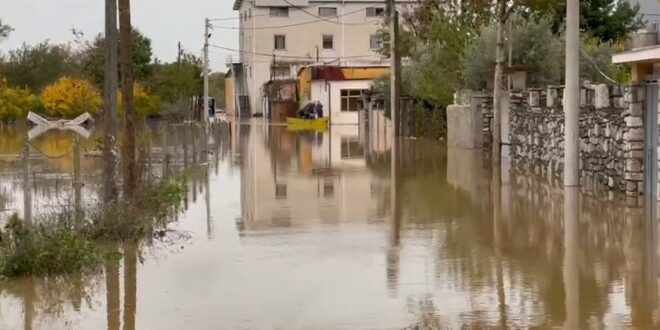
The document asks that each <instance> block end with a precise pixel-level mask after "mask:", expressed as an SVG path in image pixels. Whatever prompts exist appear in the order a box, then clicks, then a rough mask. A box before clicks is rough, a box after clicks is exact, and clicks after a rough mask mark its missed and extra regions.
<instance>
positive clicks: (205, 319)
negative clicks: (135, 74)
mask: <svg viewBox="0 0 660 330" xmlns="http://www.w3.org/2000/svg"><path fill="white" fill-rule="evenodd" d="M375 122H376V124H374V125H380V124H378V122H377V121H375ZM387 129H388V128H387V127H385V126H383V127H380V126H379V127H377V128H372V129H370V130H364V129H359V128H358V127H352V126H338V127H333V128H332V131H331V132H328V133H291V132H287V130H286V127H283V126H268V125H263V124H261V121H254V122H249V123H248V122H245V123H232V124H223V128H222V129H221V130H216V131H214V132H212V133H211V134H210V137H209V142H210V145H208V146H207V145H206V144H205V143H204V134H203V132H201V131H200V130H195V129H191V128H190V127H187V126H181V127H177V126H167V127H165V126H155V127H153V133H152V134H153V136H152V138H151V141H152V144H153V150H152V152H151V153H150V154H149V157H148V158H149V159H151V163H153V164H152V166H151V168H152V171H154V172H157V173H161V174H163V175H168V173H171V172H172V170H173V169H174V168H177V167H178V168H185V167H189V166H196V167H197V168H198V170H197V171H193V172H192V174H191V176H189V177H188V178H187V184H188V186H189V187H190V191H189V196H187V199H186V211H185V212H184V213H182V215H180V216H179V222H177V223H176V224H175V226H176V228H175V229H176V230H179V231H182V232H186V233H189V234H190V235H191V236H192V239H191V240H190V241H189V242H187V243H179V242H175V243H173V244H170V245H167V246H164V247H163V246H160V247H159V246H156V247H149V246H138V247H136V246H130V245H126V246H114V247H111V250H115V251H122V252H123V253H124V258H123V259H122V260H120V261H117V262H108V264H106V267H105V271H104V273H103V274H99V275H96V276H94V275H85V276H77V277H75V276H70V277H65V278H61V279H48V280H36V279H22V280H16V281H9V282H5V283H4V285H3V286H2V287H1V288H0V290H1V291H0V297H1V299H2V301H3V304H1V307H0V328H11V329H14V328H27V329H29V328H35V329H69V328H75V329H100V328H107V329H181V328H191V329H218V328H222V329H277V328H281V329H334V328H342V329H344V328H349V329H443V328H461V327H465V328H488V327H490V328H514V329H516V328H527V327H541V328H547V327H552V328H569V329H579V328H613V329H617V328H622V327H635V328H641V329H649V328H658V327H660V324H659V323H660V320H659V317H660V314H659V313H660V310H659V309H658V303H657V301H658V286H657V278H658V267H657V230H658V229H657V224H656V211H655V209H654V208H649V209H647V210H644V209H640V208H631V207H627V206H626V203H625V199H624V198H623V197H620V198H614V199H613V201H606V202H605V201H603V200H602V199H601V198H600V197H599V196H591V195H583V194H581V193H580V192H579V191H577V190H575V189H566V190H565V189H564V188H563V187H560V186H558V185H557V183H556V182H548V181H546V180H545V179H542V178H537V177H533V176H523V175H521V174H520V173H517V174H513V173H509V171H508V169H507V168H506V167H503V168H501V169H494V170H493V169H490V168H489V167H488V166H485V165H486V164H485V163H484V161H483V160H482V157H481V155H480V154H479V152H478V151H468V150H457V149H449V150H448V149H446V148H445V147H444V146H443V145H440V144H437V143H433V142H428V141H413V140H401V141H400V148H399V152H398V153H397V155H395V156H394V157H392V155H391V154H390V149H391V143H392V142H393V141H392V140H391V139H388V138H387V137H388V134H387ZM3 134H5V131H2V130H0V147H2V148H6V149H0V154H1V155H19V156H20V154H21V152H22V149H21V143H20V138H19V139H17V141H19V142H17V143H18V144H17V147H10V146H12V143H16V142H5V141H13V140H14V138H12V137H11V136H10V135H9V136H7V137H6V138H5V139H4V140H3V137H2V136H3ZM16 134H18V135H19V136H20V135H21V134H24V132H23V133H21V132H18V133H16ZM58 134H59V133H58ZM41 138H43V139H44V141H49V138H48V136H43V137H41ZM55 138H56V136H53V139H55ZM68 138H69V139H70V138H71V137H70V136H68ZM65 140H66V139H65V138H62V142H59V144H58V145H59V146H61V147H60V149H57V148H55V149H53V150H51V151H50V152H53V153H57V152H62V151H66V150H68V148H71V146H72V145H71V144H67V142H65ZM82 142H83V144H84V143H90V144H89V146H87V148H88V149H90V150H91V149H93V147H94V145H95V144H94V143H92V142H93V141H92V142H87V141H82ZM42 143H47V142H42ZM48 143H49V142H48ZM70 143H72V142H70ZM44 148H45V145H44ZM97 162H98V159H96V158H95V157H91V156H89V155H87V156H86V157H83V161H82V165H81V168H82V170H81V171H82V173H81V175H82V178H81V180H82V181H83V182H84V183H85V185H84V186H83V187H82V189H83V193H82V195H83V196H84V197H88V196H94V194H95V193H96V191H98V187H97V185H96V184H94V178H95V175H94V174H95V168H98V163H97ZM33 164H34V166H35V170H33V172H36V173H38V174H37V176H36V177H37V180H34V182H33V190H32V191H33V192H34V196H33V199H34V200H35V205H34V206H33V207H34V208H35V212H37V213H38V212H43V206H39V205H46V204H48V203H54V202H53V199H57V198H59V197H58V196H71V195H69V194H70V192H71V189H72V185H71V175H72V173H71V171H73V169H74V166H73V165H71V166H69V167H67V166H68V165H66V164H58V163H57V160H51V159H38V158H35V159H34V162H33ZM0 168H1V169H2V171H3V172H2V174H1V175H0V178H2V180H3V181H2V183H1V185H2V188H3V190H2V191H1V192H4V194H3V195H6V196H5V197H2V198H1V200H2V202H3V203H5V204H6V205H7V207H8V208H14V209H18V208H20V205H22V192H23V191H22V189H21V185H20V182H21V178H22V171H21V168H20V162H19V163H17V164H12V163H11V162H9V163H3V165H2V166H1V167H0ZM44 173H48V174H47V175H46V174H44ZM85 189H87V191H88V192H87V193H85ZM63 198H64V197H63ZM90 198H93V197H90ZM103 283H104V284H105V285H103Z"/></svg>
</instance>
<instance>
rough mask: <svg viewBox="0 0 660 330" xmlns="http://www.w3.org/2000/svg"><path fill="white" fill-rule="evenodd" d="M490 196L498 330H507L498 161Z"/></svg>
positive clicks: (500, 183)
mask: <svg viewBox="0 0 660 330" xmlns="http://www.w3.org/2000/svg"><path fill="white" fill-rule="evenodd" d="M491 194H492V196H493V243H494V245H495V267H496V271H495V275H496V282H497V284H496V287H497V301H498V310H499V314H500V328H501V329H506V328H507V315H506V309H507V307H506V295H505V292H504V274H503V271H502V262H503V260H502V169H501V167H500V164H499V161H498V162H493V169H492V181H491Z"/></svg>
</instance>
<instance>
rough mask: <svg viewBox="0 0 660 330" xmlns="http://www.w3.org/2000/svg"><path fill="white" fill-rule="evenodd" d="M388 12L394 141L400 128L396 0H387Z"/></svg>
mask: <svg viewBox="0 0 660 330" xmlns="http://www.w3.org/2000/svg"><path fill="white" fill-rule="evenodd" d="M388 6H389V14H390V116H391V120H392V132H393V135H394V141H395V140H396V138H397V137H398V136H399V135H400V134H401V130H400V127H399V126H400V118H399V117H400V111H399V110H400V109H399V105H400V102H399V101H400V100H399V98H400V95H399V94H400V93H401V55H400V54H399V45H398V42H399V40H398V39H399V13H398V11H397V9H396V0H388Z"/></svg>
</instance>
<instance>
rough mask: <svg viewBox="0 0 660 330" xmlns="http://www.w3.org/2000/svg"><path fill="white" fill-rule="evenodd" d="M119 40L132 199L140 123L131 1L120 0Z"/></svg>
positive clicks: (126, 163) (125, 161) (127, 182)
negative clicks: (135, 79) (136, 132)
mask: <svg viewBox="0 0 660 330" xmlns="http://www.w3.org/2000/svg"><path fill="white" fill-rule="evenodd" d="M119 38H120V40H121V42H120V45H119V46H120V50H119V54H120V57H121V58H120V63H121V77H122V90H123V93H122V94H123V97H124V140H123V164H124V193H125V194H126V196H127V197H131V196H132V195H133V193H134V191H135V188H136V185H137V163H136V159H135V157H136V153H137V152H136V142H135V130H136V125H137V122H138V118H137V112H136V111H135V100H134V97H133V65H132V64H133V63H132V57H133V51H132V45H133V40H132V28H131V1H130V0H119Z"/></svg>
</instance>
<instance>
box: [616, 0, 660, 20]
mask: <svg viewBox="0 0 660 330" xmlns="http://www.w3.org/2000/svg"><path fill="white" fill-rule="evenodd" d="M624 1H626V2H628V3H630V4H631V5H633V6H634V5H639V13H640V15H642V17H643V19H644V20H645V21H646V23H647V25H648V26H654V25H655V26H657V24H658V22H660V1H658V0H624Z"/></svg>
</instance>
